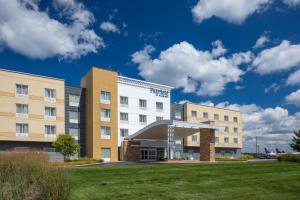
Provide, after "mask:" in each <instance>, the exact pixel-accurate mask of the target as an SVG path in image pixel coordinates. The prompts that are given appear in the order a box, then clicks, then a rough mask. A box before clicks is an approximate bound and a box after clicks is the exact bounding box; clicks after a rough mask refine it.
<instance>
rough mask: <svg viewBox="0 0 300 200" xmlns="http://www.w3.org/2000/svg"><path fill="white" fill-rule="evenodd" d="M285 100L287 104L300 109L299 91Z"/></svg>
mask: <svg viewBox="0 0 300 200" xmlns="http://www.w3.org/2000/svg"><path fill="white" fill-rule="evenodd" d="M285 100H286V101H287V103H290V104H294V105H296V106H299V107H300V89H299V90H297V91H296V92H292V93H291V94H289V95H287V96H286V97H285Z"/></svg>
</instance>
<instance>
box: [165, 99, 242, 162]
mask: <svg viewBox="0 0 300 200" xmlns="http://www.w3.org/2000/svg"><path fill="white" fill-rule="evenodd" d="M171 118H172V119H174V120H180V121H187V122H191V123H206V122H210V123H211V122H213V124H215V125H220V126H223V127H224V131H215V147H216V156H217V157H218V156H219V157H223V156H225V157H239V156H240V153H241V149H242V147H243V141H242V139H243V126H242V114H241V112H239V111H235V110H230V109H226V108H218V107H213V106H207V105H200V104H195V103H190V102H187V103H184V104H174V105H172V112H171ZM200 142H201V141H200V132H199V133H196V134H193V135H191V136H189V137H187V138H185V139H184V147H183V153H184V154H185V155H186V156H187V157H188V158H190V159H199V156H200V152H199V148H198V147H199V146H200ZM200 148H201V146H200Z"/></svg>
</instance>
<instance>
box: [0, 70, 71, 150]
mask: <svg viewBox="0 0 300 200" xmlns="http://www.w3.org/2000/svg"><path fill="white" fill-rule="evenodd" d="M64 92H65V84H64V80H60V79H56V78H50V77H43V76H37V75H32V74H26V73H20V72H14V71H9V70H4V69H0V149H1V150H6V149H13V148H15V147H19V148H20V147H22V148H34V149H45V148H51V143H52V142H53V141H55V139H56V138H57V136H58V135H59V134H63V133H64V131H65V94H64Z"/></svg>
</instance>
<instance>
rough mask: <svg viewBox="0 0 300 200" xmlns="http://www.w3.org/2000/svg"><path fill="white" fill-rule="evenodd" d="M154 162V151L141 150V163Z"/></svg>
mask: <svg viewBox="0 0 300 200" xmlns="http://www.w3.org/2000/svg"><path fill="white" fill-rule="evenodd" d="M154 160H156V149H141V161H154Z"/></svg>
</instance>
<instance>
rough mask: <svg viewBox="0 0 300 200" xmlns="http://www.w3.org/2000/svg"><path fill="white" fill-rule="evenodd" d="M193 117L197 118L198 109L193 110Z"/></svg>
mask: <svg viewBox="0 0 300 200" xmlns="http://www.w3.org/2000/svg"><path fill="white" fill-rule="evenodd" d="M192 118H193V119H197V111H193V110H192Z"/></svg>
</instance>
